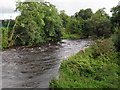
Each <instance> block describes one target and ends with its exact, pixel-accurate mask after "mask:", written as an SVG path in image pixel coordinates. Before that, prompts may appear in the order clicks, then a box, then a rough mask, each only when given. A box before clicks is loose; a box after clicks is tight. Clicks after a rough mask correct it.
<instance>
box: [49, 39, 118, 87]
mask: <svg viewBox="0 0 120 90" xmlns="http://www.w3.org/2000/svg"><path fill="white" fill-rule="evenodd" d="M105 41H106V42H107V43H105ZM105 41H104V40H103V42H101V41H98V42H97V44H98V45H101V44H104V45H102V46H105V47H106V48H108V49H109V47H111V46H109V45H106V44H111V41H109V40H105ZM100 43H101V44H100ZM99 48H102V47H99ZM99 48H98V49H99ZM103 48H104V47H103ZM94 49H96V47H95V48H93V47H92V48H88V49H86V51H85V52H79V53H77V54H76V55H74V56H72V57H70V58H68V60H64V61H62V63H61V66H60V69H59V74H60V75H59V79H55V78H54V79H52V80H51V82H50V87H52V88H119V80H118V79H119V78H120V77H119V73H120V72H119V70H118V69H119V64H118V63H117V61H119V59H120V58H119V54H117V53H111V57H109V54H107V52H106V50H105V52H104V50H103V49H99V50H101V51H102V50H103V53H104V56H103V54H101V55H99V58H94V57H93V52H94V51H95V50H94ZM98 52H99V51H98ZM108 53H109V52H108ZM115 61H116V62H115Z"/></svg>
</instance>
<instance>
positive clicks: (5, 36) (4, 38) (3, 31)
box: [0, 27, 8, 49]
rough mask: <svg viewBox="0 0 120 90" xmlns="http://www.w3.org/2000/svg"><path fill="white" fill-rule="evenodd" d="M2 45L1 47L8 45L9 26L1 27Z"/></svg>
mask: <svg viewBox="0 0 120 90" xmlns="http://www.w3.org/2000/svg"><path fill="white" fill-rule="evenodd" d="M0 32H1V33H0V38H1V43H0V44H1V46H0V49H3V48H7V47H8V28H6V27H0Z"/></svg>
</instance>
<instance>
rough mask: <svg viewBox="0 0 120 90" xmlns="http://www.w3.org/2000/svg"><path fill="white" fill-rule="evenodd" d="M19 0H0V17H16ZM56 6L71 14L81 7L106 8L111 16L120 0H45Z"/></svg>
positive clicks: (94, 9)
mask: <svg viewBox="0 0 120 90" xmlns="http://www.w3.org/2000/svg"><path fill="white" fill-rule="evenodd" d="M16 1H17V0H0V19H10V18H11V19H15V17H16V16H17V15H19V14H20V13H18V12H14V10H15V8H16ZM45 1H48V2H50V3H52V4H54V5H55V6H56V8H57V9H58V11H60V10H65V12H66V13H67V14H68V15H69V16H70V15H73V14H74V13H75V12H78V11H80V9H87V8H91V9H92V10H93V12H96V11H97V10H98V9H100V8H106V10H105V11H106V12H107V13H108V14H109V15H110V16H111V13H110V9H111V8H112V7H114V6H116V5H118V2H119V1H120V0H45Z"/></svg>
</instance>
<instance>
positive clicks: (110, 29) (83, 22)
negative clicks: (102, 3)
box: [1, 1, 119, 48]
mask: <svg viewBox="0 0 120 90" xmlns="http://www.w3.org/2000/svg"><path fill="white" fill-rule="evenodd" d="M117 7H118V10H119V6H117ZM117 7H115V8H113V9H112V12H113V16H112V17H109V15H108V14H107V13H106V12H105V11H104V9H99V10H98V11H96V12H95V13H93V12H92V10H91V9H90V8H88V9H82V10H80V11H79V12H76V13H75V14H74V15H73V16H68V15H67V14H65V11H60V13H58V10H57V9H56V7H55V6H54V5H52V4H50V3H49V2H45V1H43V2H18V3H17V8H16V10H18V11H20V12H21V15H20V16H17V17H16V19H15V24H14V26H13V27H12V28H11V27H9V25H8V27H7V28H5V27H2V28H1V30H2V38H3V39H2V48H7V47H10V46H23V45H25V46H32V45H38V44H41V43H47V42H55V41H58V40H60V39H62V38H101V37H104V38H108V37H110V35H111V34H113V33H114V32H117V31H116V30H117V29H119V25H118V24H116V21H117V20H119V19H117V18H119V16H116V13H117V11H116V8H117ZM117 23H119V21H117ZM116 34H118V33H116ZM115 36H116V35H115ZM115 36H114V38H117V37H115ZM114 41H115V40H114ZM115 42H116V41H115ZM116 45H117V44H116Z"/></svg>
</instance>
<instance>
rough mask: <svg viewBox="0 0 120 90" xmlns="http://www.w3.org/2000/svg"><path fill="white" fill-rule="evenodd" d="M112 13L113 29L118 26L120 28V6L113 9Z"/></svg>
mask: <svg viewBox="0 0 120 90" xmlns="http://www.w3.org/2000/svg"><path fill="white" fill-rule="evenodd" d="M111 12H112V17H111V22H112V24H113V27H114V26H116V25H118V26H120V5H117V6H116V7H113V8H112V9H111Z"/></svg>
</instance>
